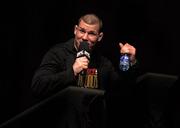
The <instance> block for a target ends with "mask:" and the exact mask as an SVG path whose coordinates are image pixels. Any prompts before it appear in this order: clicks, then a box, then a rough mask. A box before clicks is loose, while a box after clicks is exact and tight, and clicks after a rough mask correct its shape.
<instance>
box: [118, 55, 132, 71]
mask: <svg viewBox="0 0 180 128" xmlns="http://www.w3.org/2000/svg"><path fill="white" fill-rule="evenodd" d="M119 68H120V70H122V71H127V70H129V68H130V58H129V55H128V54H122V55H121V56H120V63H119Z"/></svg>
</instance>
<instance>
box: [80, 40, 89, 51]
mask: <svg viewBox="0 0 180 128" xmlns="http://www.w3.org/2000/svg"><path fill="white" fill-rule="evenodd" d="M82 50H84V51H87V52H89V44H88V42H86V41H83V42H80V45H79V51H82Z"/></svg>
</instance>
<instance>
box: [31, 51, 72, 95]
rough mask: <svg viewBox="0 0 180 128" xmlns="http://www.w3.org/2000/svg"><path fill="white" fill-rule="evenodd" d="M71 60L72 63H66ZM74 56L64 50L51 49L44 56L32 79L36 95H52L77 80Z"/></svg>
mask: <svg viewBox="0 0 180 128" xmlns="http://www.w3.org/2000/svg"><path fill="white" fill-rule="evenodd" d="M67 60H71V61H70V64H68V65H67V64H66V63H67V62H66V61H67ZM72 64H73V58H72V57H71V58H68V57H67V56H65V55H64V53H63V52H61V53H59V52H56V51H53V50H50V51H49V52H48V53H47V54H46V55H45V56H44V58H43V60H42V62H41V64H40V67H39V68H38V69H37V71H36V72H35V75H34V77H33V79H32V85H31V87H32V89H33V92H34V93H35V94H36V95H38V96H39V95H40V96H42V95H50V94H52V93H54V92H58V91H59V90H61V89H62V88H65V87H66V86H68V85H71V84H73V82H75V77H74V72H73V68H72Z"/></svg>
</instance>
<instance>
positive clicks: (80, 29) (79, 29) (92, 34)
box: [76, 26, 99, 38]
mask: <svg viewBox="0 0 180 128" xmlns="http://www.w3.org/2000/svg"><path fill="white" fill-rule="evenodd" d="M76 29H77V30H78V31H79V33H80V34H82V35H84V34H86V33H87V34H88V36H89V37H90V38H95V37H97V36H98V35H99V34H98V33H97V32H95V31H89V32H87V31H86V30H85V29H84V28H81V27H79V26H76Z"/></svg>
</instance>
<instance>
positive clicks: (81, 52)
mask: <svg viewBox="0 0 180 128" xmlns="http://www.w3.org/2000/svg"><path fill="white" fill-rule="evenodd" d="M82 56H85V57H87V59H90V49H89V44H88V42H86V41H83V42H80V45H79V49H78V53H77V56H76V57H77V58H78V57H82Z"/></svg>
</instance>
